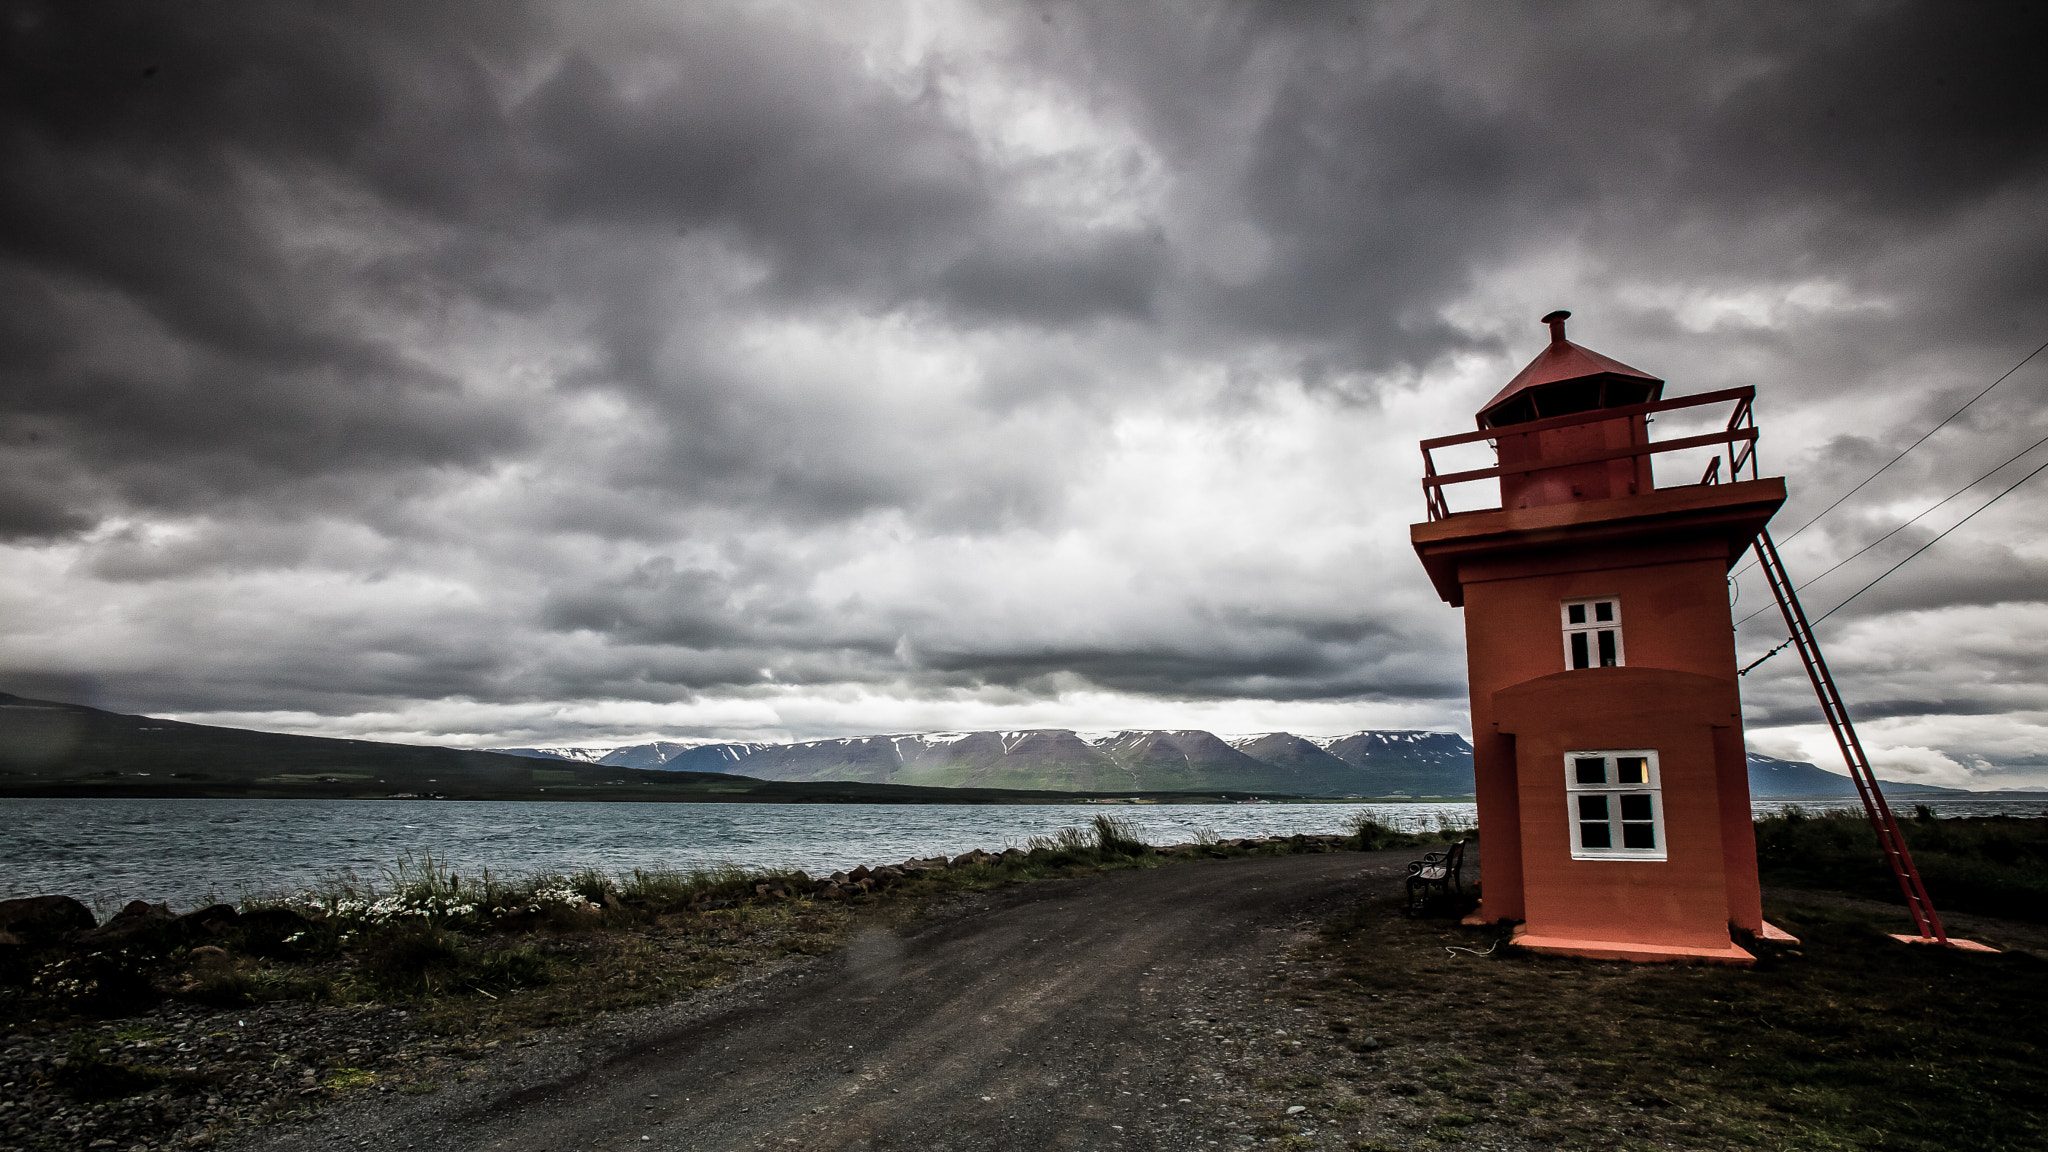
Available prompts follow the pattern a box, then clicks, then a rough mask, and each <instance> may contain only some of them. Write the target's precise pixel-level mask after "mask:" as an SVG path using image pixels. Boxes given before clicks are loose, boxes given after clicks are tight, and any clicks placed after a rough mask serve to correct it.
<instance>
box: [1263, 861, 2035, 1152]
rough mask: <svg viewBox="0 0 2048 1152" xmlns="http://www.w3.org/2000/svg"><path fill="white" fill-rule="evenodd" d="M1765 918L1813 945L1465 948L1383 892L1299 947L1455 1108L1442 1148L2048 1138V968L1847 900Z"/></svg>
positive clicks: (1390, 1049)
mask: <svg viewBox="0 0 2048 1152" xmlns="http://www.w3.org/2000/svg"><path fill="white" fill-rule="evenodd" d="M1770 917H1771V919H1772V920H1773V921H1774V922H1776V923H1778V924H1781V925H1784V926H1785V927H1787V928H1789V929H1790V930H1791V931H1793V932H1794V933H1795V934H1797V935H1798V936H1800V937H1801V938H1802V939H1803V940H1804V942H1805V943H1804V946H1803V947H1802V949H1800V950H1798V951H1797V952H1782V953H1774V954H1771V955H1768V956H1766V957H1765V958H1764V959H1763V960H1761V961H1760V962H1759V963H1758V964H1757V966H1756V967H1754V968H1751V969H1746V970H1745V969H1734V968H1719V967H1690V966H1665V965H1634V964H1619V963H1595V962H1590V961H1579V960H1570V959H1564V958H1558V957H1545V956H1535V955H1529V954H1525V953H1521V952H1519V951H1516V950H1512V949H1508V948H1502V949H1500V950H1499V951H1498V952H1496V953H1495V954H1494V955H1492V956H1489V957H1476V956H1471V955H1468V954H1457V955H1453V954H1450V953H1448V952H1446V951H1445V948H1446V946H1448V945H1463V946H1466V947H1475V946H1476V947H1478V948H1481V949H1484V948H1485V947H1486V946H1487V944H1489V943H1491V936H1492V930H1491V929H1468V928H1463V927H1461V926H1459V925H1457V924H1456V923H1454V922H1447V921H1441V920H1439V921H1412V920H1407V919H1404V918H1403V917H1402V916H1401V915H1400V910H1399V906H1398V905H1397V904H1394V903H1392V902H1381V903H1376V904H1369V905H1365V906H1362V907H1360V908H1359V909H1357V910H1355V911H1354V912H1353V913H1351V914H1349V915H1347V916H1345V917H1343V918H1340V919H1339V920H1338V921H1336V922H1334V923H1332V924H1330V925H1328V926H1327V927H1326V930H1325V934H1324V936H1323V938H1322V939H1321V940H1320V941H1319V942H1317V943H1316V944H1314V945H1311V946H1310V947H1309V948H1308V949H1307V950H1306V951H1307V953H1308V958H1314V959H1317V960H1320V961H1322V963H1323V967H1324V974H1323V975H1321V976H1319V977H1304V978H1297V979H1298V986H1299V987H1300V988H1301V989H1302V990H1303V991H1305V992H1306V993H1308V994H1311V995H1314V996H1316V997H1317V998H1318V1000H1319V1003H1320V1005H1321V1007H1322V1009H1323V1011H1324V1012H1325V1013H1327V1014H1329V1015H1330V1016H1332V1017H1333V1018H1341V1019H1346V1020H1348V1021H1349V1022H1350V1026H1351V1028H1352V1032H1353V1034H1357V1033H1360V1032H1370V1033H1372V1034H1374V1035H1375V1036H1376V1037H1377V1038H1378V1039H1379V1040H1380V1041H1381V1042H1382V1044H1383V1045H1384V1047H1382V1048H1379V1049H1375V1050H1371V1051H1367V1052H1361V1053H1359V1055H1358V1057H1357V1058H1358V1059H1359V1060H1360V1061H1362V1062H1364V1063H1365V1064H1366V1065H1367V1066H1368V1067H1371V1068H1378V1069H1383V1070H1384V1076H1385V1080H1384V1081H1383V1091H1385V1092H1386V1093H1387V1094H1388V1095H1389V1096H1390V1097H1399V1096H1401V1095H1403V1094H1404V1093H1407V1094H1410V1095H1411V1096H1412V1095H1414V1094H1416V1093H1417V1089H1416V1087H1415V1086H1414V1085H1412V1084H1410V1083H1407V1082H1406V1081H1404V1080H1402V1079H1401V1078H1400V1076H1401V1074H1403V1073H1405V1074H1407V1075H1409V1076H1415V1075H1417V1074H1418V1073H1420V1074H1421V1078H1423V1079H1426V1080H1428V1081H1429V1082H1430V1083H1431V1084H1432V1086H1433V1087H1435V1088H1436V1090H1437V1091H1439V1092H1442V1093H1444V1094H1445V1095H1446V1096H1447V1097H1449V1099H1450V1100H1451V1101H1455V1103H1454V1104H1451V1105H1450V1106H1448V1107H1446V1108H1445V1109H1444V1111H1442V1112H1441V1113H1439V1114H1437V1115H1435V1116H1433V1117H1429V1118H1427V1119H1426V1120H1424V1121H1423V1123H1425V1124H1427V1125H1428V1126H1429V1127H1430V1129H1431V1133H1432V1135H1434V1136H1436V1138H1438V1139H1443V1140H1446V1141H1450V1140H1454V1139H1455V1140H1473V1139H1480V1137H1477V1136H1466V1135H1462V1134H1461V1135H1457V1136H1453V1135H1452V1134H1451V1133H1452V1130H1454V1129H1458V1130H1462V1129H1470V1128H1472V1127H1474V1126H1475V1125H1481V1124H1489V1123H1497V1124H1504V1125H1507V1126H1509V1127H1510V1128H1511V1130H1513V1131H1515V1132H1517V1133H1519V1134H1520V1135H1521V1136H1523V1137H1524V1138H1527V1139H1532V1140H1535V1141H1537V1142H1539V1143H1543V1144H1546V1145H1552V1146H1557V1147H1566V1148H1576V1147H1595V1146H1607V1145H1609V1144H1611V1143H1612V1142H1614V1141H1615V1140H1617V1139H1618V1140H1619V1141H1620V1142H1621V1143H1622V1144H1623V1145H1624V1146H1638V1145H1640V1146H1649V1145H1659V1146H1661V1145H1664V1144H1672V1145H1676V1146H1678V1147H1696V1146H1701V1145H1705V1144H1712V1145H1714V1146H1755V1147H1758V1148H1771V1149H1780V1148H1782V1149H1836V1148H1867V1149H1887V1150H1893V1149H1896V1150H1900V1152H1949V1150H1952V1149H1955V1148H1971V1149H1982V1150H1993V1149H2013V1150H2018V1149H2033V1148H2040V1147H2043V1146H2048V1120H2044V1117H2043V1113H2042V1110H2041V1109H2040V1107H2039V1101H2040V1100H2042V1099H2044V1098H2048V1069H2044V1066H2043V1064H2042V1062H2041V1061H2040V1058H2039V1039H2040V1025H2039V1021H2040V1020H2041V1018H2042V1015H2043V1012H2044V1010H2048V980H2044V977H2048V964H2043V963H2042V962H2041V961H2039V960H2037V959H2035V958H2033V957H2031V956H2027V955H2024V954H2003V955H1995V956H1986V955H1981V954H1970V953H1959V952H1951V951H1946V950H1942V949H1936V948H1918V947H1909V946H1906V945H1901V944H1898V943H1896V942H1894V941H1892V940H1890V939H1889V938H1887V937H1886V936H1884V934H1883V927H1884V926H1883V925H1881V924H1878V923H1876V922H1875V921H1873V920H1870V919H1868V918H1865V917H1862V916H1860V915H1859V914H1857V913H1853V912H1841V911H1833V910H1825V911H1824V910H1816V909H1808V908H1789V907H1777V906H1773V907H1772V908H1771V909H1770ZM1446 1049H1449V1050H1451V1051H1453V1052H1455V1053H1456V1054H1457V1059H1456V1061H1455V1063H1454V1062H1453V1061H1450V1060H1442V1059H1441V1058H1440V1057H1438V1054H1440V1053H1443V1052H1444V1051H1445V1050H1446ZM1424 1052H1427V1053H1430V1054H1431V1056H1432V1057H1437V1058H1436V1059H1432V1061H1431V1062H1430V1063H1428V1064H1427V1065H1426V1066H1424V1067H1416V1065H1415V1061H1416V1060H1417V1058H1418V1056H1420V1055H1421V1054H1422V1053H1424ZM1494 1099H1504V1100H1505V1101H1506V1104H1505V1114H1504V1115H1500V1114H1495V1113H1493V1112H1492V1111H1491V1109H1490V1107H1489V1106H1488V1105H1489V1104H1490V1102H1491V1101H1492V1100H1494Z"/></svg>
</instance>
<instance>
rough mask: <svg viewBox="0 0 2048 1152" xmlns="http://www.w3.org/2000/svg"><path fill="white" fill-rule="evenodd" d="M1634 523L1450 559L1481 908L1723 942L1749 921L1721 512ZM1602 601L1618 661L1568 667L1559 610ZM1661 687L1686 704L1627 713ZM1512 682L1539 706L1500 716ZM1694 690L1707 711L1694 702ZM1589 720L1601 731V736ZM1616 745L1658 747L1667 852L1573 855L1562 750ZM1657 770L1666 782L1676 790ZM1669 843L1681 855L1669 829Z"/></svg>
mask: <svg viewBox="0 0 2048 1152" xmlns="http://www.w3.org/2000/svg"><path fill="white" fill-rule="evenodd" d="M1729 495H1730V496H1733V495H1734V493H1729ZM1608 503H1609V504H1610V505H1615V506H1618V505H1622V504H1624V503H1628V502H1627V501H1611V502H1608ZM1775 503H1776V501H1775V500H1772V501H1770V505H1769V506H1770V507H1775ZM1763 514H1764V515H1768V509H1766V510H1765V511H1764V513H1763ZM1758 522H1759V523H1760V522H1761V521H1760V519H1759V521H1758ZM1432 527H1433V528H1435V529H1437V530H1438V531H1439V533H1441V534H1442V535H1444V536H1445V538H1446V543H1451V544H1456V540H1455V537H1450V536H1449V534H1448V533H1443V532H1442V530H1443V529H1447V528H1449V527H1451V526H1450V525H1449V524H1444V525H1438V526H1432ZM1641 528H1642V531H1641V534H1640V536H1639V537H1637V538H1636V539H1628V538H1625V537H1624V538H1620V539H1617V538H1616V536H1615V535H1614V534H1613V533H1611V532H1606V533H1600V534H1592V533H1589V534H1588V535H1589V536H1593V537H1594V538H1593V539H1590V540H1588V541H1587V542H1585V543H1579V544H1575V543H1574V542H1573V541H1572V540H1571V539H1570V538H1569V536H1570V534H1571V533H1570V530H1567V532H1566V538H1564V539H1559V538H1557V537H1556V536H1554V535H1553V536H1551V537H1549V538H1547V539H1544V540H1543V541H1542V542H1541V544H1540V545H1536V546H1532V545H1530V544H1526V543H1525V544H1521V545H1519V546H1518V545H1517V544H1516V542H1515V541H1514V540H1512V539H1507V538H1499V537H1495V539H1496V540H1497V541H1498V543H1497V544H1494V545H1490V546H1481V547H1479V548H1476V549H1472V550H1469V551H1466V552H1464V553H1462V554H1460V555H1459V556H1458V558H1457V559H1456V562H1455V563H1456V583H1457V587H1458V591H1459V596H1460V599H1461V600H1462V601H1463V605H1464V609H1465V645H1466V663H1467V668H1468V669H1469V673H1470V677H1471V693H1472V697H1471V698H1472V729H1473V740H1472V744H1473V761H1474V763H1473V769H1474V776H1475V784H1476V791H1477V793H1478V795H1477V800H1478V805H1479V818H1480V836H1481V842H1482V844H1483V852H1484V860H1485V869H1486V873H1485V874H1486V881H1485V897H1486V900H1485V914H1486V916H1487V917H1488V918H1489V919H1509V920H1522V921H1527V922H1528V923H1529V925H1530V931H1532V932H1534V931H1545V932H1554V933H1555V934H1560V935H1584V933H1585V932H1586V931H1590V930H1592V929H1593V928H1595V927H1599V926H1600V925H1604V926H1605V927H1606V928H1607V929H1610V930H1615V931H1619V930H1621V929H1622V926H1623V925H1625V924H1636V925H1638V926H1639V927H1638V928H1637V929H1634V930H1633V931H1635V932H1636V934H1637V936H1642V938H1644V939H1646V940H1649V939H1653V938H1654V939H1655V940H1658V941H1664V942H1671V943H1679V942H1681V938H1683V942H1686V943H1687V945H1688V946H1692V942H1694V941H1696V940H1697V939H1698V938H1700V937H1701V936H1703V935H1704V936H1718V940H1719V942H1720V944H1722V945H1725V944H1726V942H1727V925H1728V923H1730V922H1731V921H1732V922H1733V923H1735V924H1737V925H1738V926H1741V927H1744V928H1749V929H1752V930H1754V929H1756V928H1757V927H1759V926H1760V925H1761V923H1762V917H1761V910H1760V907H1759V901H1758V893H1757V881H1756V846H1755V842H1754V837H1753V832H1752V830H1751V825H1750V817H1749V785H1748V768H1747V765H1746V763H1745V757H1744V754H1743V741H1742V726H1741V718H1740V715H1739V708H1740V705H1739V697H1738V694H1737V691H1736V663H1735V641H1734V630H1733V628H1732V626H1731V619H1730V613H1729V610H1728V592H1727V572H1728V569H1729V567H1730V565H1731V561H1732V560H1733V559H1734V558H1735V555H1734V554H1733V553H1734V552H1735V550H1736V549H1737V548H1738V547H1739V545H1738V544H1736V543H1735V542H1733V541H1731V538H1730V536H1729V534H1728V532H1727V530H1726V529H1725V526H1723V525H1722V524H1721V523H1720V522H1716V523H1715V525H1714V526H1713V527H1711V528H1703V529H1702V530H1700V531H1697V532H1693V531H1688V530H1686V528H1685V527H1684V526H1683V525H1682V524H1678V525H1674V524H1672V523H1668V522H1667V523H1645V524H1643V525H1641ZM1735 539H1736V540H1740V539H1741V537H1740V536H1737V537H1736V538H1735ZM1419 546H1421V547H1428V546H1429V545H1427V544H1423V545H1419ZM1600 596H1613V597H1616V598H1618V599H1619V601H1620V603H1621V631H1622V648H1623V653H1624V662H1625V666H1624V667H1622V668H1609V669H1597V668H1589V669H1579V670H1568V669H1567V668H1566V656H1565V648H1564V637H1563V628H1562V624H1561V622H1560V620H1559V605H1560V603H1561V602H1562V601H1565V600H1573V599H1580V598H1589V597H1600ZM1660 676H1662V677H1664V679H1663V680H1659V677H1660ZM1672 676H1676V677H1679V678H1680V679H1679V680H1670V679H1669V677H1672ZM1551 677H1556V680H1555V681H1551V680H1550V679H1549V678H1551ZM1603 680H1605V681H1612V682H1613V686H1614V687H1615V688H1616V689H1617V690H1620V691H1622V692H1623V696H1624V699H1623V700H1622V701H1621V702H1619V703H1614V702H1606V703H1603V702H1602V701H1601V700H1600V699H1598V698H1596V697H1593V696H1591V695H1588V694H1587V693H1585V692H1582V691H1581V689H1580V686H1581V685H1583V686H1588V687H1590V686H1591V685H1593V684H1596V683H1599V682H1602V681H1603ZM1543 684H1552V685H1554V686H1552V687H1540V685H1543ZM1675 685H1685V686H1688V687H1685V688H1684V691H1685V692H1686V693H1688V694H1689V695H1690V696H1691V697H1693V698H1695V699H1693V701H1692V703H1689V704H1687V705H1686V708H1692V710H1691V711H1687V710H1685V709H1680V710H1679V711H1676V712H1669V713H1668V714H1667V713H1656V714H1654V715H1653V714H1651V713H1645V712H1643V711H1642V709H1643V708H1647V707H1650V706H1652V705H1658V704H1659V702H1660V701H1662V700H1663V698H1664V697H1665V696H1666V695H1668V694H1670V693H1671V692H1673V691H1677V690H1678V688H1676V687H1674V686H1675ZM1517 686H1524V688H1523V689H1521V690H1522V691H1523V692H1524V693H1525V694H1526V693H1536V694H1538V695H1542V694H1543V693H1548V695H1544V696H1543V699H1544V700H1545V705H1544V707H1543V708H1540V709H1538V710H1536V711H1535V712H1526V711H1525V712H1522V713H1519V714H1518V715H1517V718H1516V719H1515V720H1513V721H1512V724H1504V723H1502V721H1503V717H1502V716H1501V715H1500V712H1499V709H1500V707H1501V704H1500V701H1501V700H1503V699H1520V698H1521V697H1520V696H1516V695H1512V694H1510V695H1509V696H1505V697H1504V696H1503V695H1502V693H1503V692H1506V691H1507V690H1509V689H1516V688H1517ZM1708 698H1711V707H1709V708H1708V712H1709V713H1711V715H1712V716H1713V719H1711V720H1709V719H1706V718H1703V716H1704V715H1705V714H1702V713H1699V712H1698V710H1697V708H1693V704H1697V703H1698V702H1699V701H1700V700H1706V699H1708ZM1670 707H1672V708H1677V707H1679V705H1678V704H1675V703H1674V704H1670ZM1616 708H1620V709H1621V711H1616ZM1603 725H1605V726H1607V728H1608V729H1611V732H1609V733H1608V734H1606V735H1603V734H1602V731H1603V729H1602V726H1603ZM1627 733H1634V734H1633V735H1630V734H1627ZM1626 747H1649V748H1656V749H1658V751H1659V755H1660V759H1663V760H1664V762H1665V764H1666V767H1665V769H1664V771H1665V776H1666V781H1667V783H1666V785H1665V787H1666V789H1667V791H1666V793H1665V820H1666V823H1667V825H1668V826H1669V827H1670V828H1671V829H1673V831H1671V832H1670V833H1668V835H1671V836H1673V837H1679V836H1682V837H1683V838H1684V847H1683V850H1682V853H1681V854H1679V855H1673V856H1672V858H1671V859H1670V860H1667V861H1664V862H1656V863H1652V862H1639V861H1612V860H1600V861H1574V860H1572V859H1571V858H1570V848H1569V828H1568V827H1567V816H1566V811H1565V806H1564V778H1563V768H1562V763H1563V761H1562V757H1563V754H1564V752H1566V751H1568V750H1571V749H1574V748H1580V749H1583V748H1626ZM1673 765H1676V766H1678V769H1677V775H1673V767H1672V766H1673ZM1672 780H1678V781H1679V782H1680V783H1679V789H1678V792H1676V793H1674V792H1672V791H1670V789H1671V787H1672V784H1671V783H1670V781H1672ZM1681 817H1682V827H1681ZM1672 846H1673V849H1674V850H1677V849H1678V841H1677V840H1676V839H1673V841H1672ZM1681 856H1682V862H1681ZM1589 869H1591V870H1590V871H1589ZM1681 869H1683V871H1684V876H1683V878H1682V879H1679V878H1677V877H1678V875H1679V871H1680V870H1681ZM1589 885H1590V887H1589ZM1653 890H1654V891H1657V892H1659V893H1661V894H1660V895H1658V896H1656V898H1655V899H1654V900H1652V899H1651V897H1650V896H1649V895H1647V893H1650V892H1651V891H1653ZM1597 902H1607V903H1609V904H1611V905H1612V907H1613V909H1614V911H1613V912H1612V914H1611V918H1610V919H1607V920H1602V921H1600V924H1594V923H1592V922H1588V921H1585V920H1584V915H1585V914H1584V913H1582V912H1573V911H1570V909H1572V908H1574V907H1579V908H1583V907H1584V906H1586V905H1588V904H1590V903H1597ZM1660 909H1661V910H1660ZM1603 915H1604V914H1603ZM1615 918H1618V919H1615ZM1567 922H1569V925H1571V926H1564V927H1560V926H1559V925H1565V924H1567ZM1643 933H1649V934H1650V935H1648V936H1643ZM1628 938H1635V937H1628Z"/></svg>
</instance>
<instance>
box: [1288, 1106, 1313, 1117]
mask: <svg viewBox="0 0 2048 1152" xmlns="http://www.w3.org/2000/svg"><path fill="white" fill-rule="evenodd" d="M1306 1111H1308V1105H1306V1104H1289V1105H1288V1106H1287V1114H1288V1115H1289V1116H1299V1115H1301V1114H1302V1113H1303V1112H1306Z"/></svg>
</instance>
